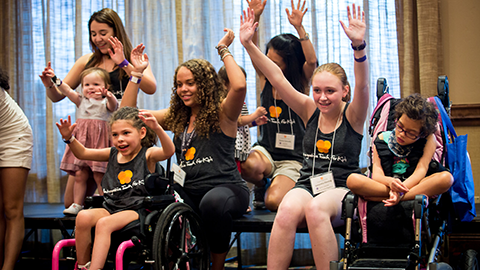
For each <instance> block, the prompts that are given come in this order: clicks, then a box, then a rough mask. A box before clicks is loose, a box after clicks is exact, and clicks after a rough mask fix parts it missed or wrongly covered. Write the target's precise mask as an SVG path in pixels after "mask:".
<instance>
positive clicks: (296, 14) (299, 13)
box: [285, 0, 308, 27]
mask: <svg viewBox="0 0 480 270" xmlns="http://www.w3.org/2000/svg"><path fill="white" fill-rule="evenodd" d="M304 8H305V0H303V5H302V8H300V0H298V4H297V8H296V9H295V5H294V4H293V0H292V14H290V11H289V10H288V8H286V9H285V11H286V12H287V16H288V21H289V22H290V24H291V25H293V26H294V27H301V26H302V21H303V16H304V15H305V13H306V12H307V10H308V8H305V10H303V9H304Z"/></svg>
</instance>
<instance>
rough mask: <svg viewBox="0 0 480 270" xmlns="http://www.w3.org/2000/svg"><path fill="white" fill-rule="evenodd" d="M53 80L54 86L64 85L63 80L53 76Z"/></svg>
mask: <svg viewBox="0 0 480 270" xmlns="http://www.w3.org/2000/svg"><path fill="white" fill-rule="evenodd" d="M51 80H52V82H53V84H55V85H56V86H57V87H60V85H62V80H60V79H59V78H57V76H53V77H52V79H51Z"/></svg>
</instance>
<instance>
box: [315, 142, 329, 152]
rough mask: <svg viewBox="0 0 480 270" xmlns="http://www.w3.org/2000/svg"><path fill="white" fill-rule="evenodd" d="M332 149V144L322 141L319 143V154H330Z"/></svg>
mask: <svg viewBox="0 0 480 270" xmlns="http://www.w3.org/2000/svg"><path fill="white" fill-rule="evenodd" d="M331 147H332V143H330V142H329V141H322V140H318V141H317V149H318V152H320V153H328V150H330V148H331Z"/></svg>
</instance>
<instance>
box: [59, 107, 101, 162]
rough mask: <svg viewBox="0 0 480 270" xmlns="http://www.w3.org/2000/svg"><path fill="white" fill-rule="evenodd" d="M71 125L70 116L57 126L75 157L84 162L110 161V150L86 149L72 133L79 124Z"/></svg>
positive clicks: (61, 120)
mask: <svg viewBox="0 0 480 270" xmlns="http://www.w3.org/2000/svg"><path fill="white" fill-rule="evenodd" d="M71 123H72V120H71V118H70V115H69V116H68V119H65V120H63V119H60V124H59V123H58V122H57V123H55V124H56V125H57V127H58V130H59V131H60V134H62V138H63V140H64V141H65V142H69V143H68V147H70V150H71V151H72V153H73V154H74V155H75V157H76V158H78V159H82V160H93V161H108V159H109V157H110V148H102V149H92V148H85V146H83V144H81V143H80V142H79V141H78V140H77V139H75V137H73V135H72V133H73V130H74V129H75V127H76V125H77V124H76V123H75V124H73V125H72V124H71Z"/></svg>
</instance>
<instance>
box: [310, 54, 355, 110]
mask: <svg viewBox="0 0 480 270" xmlns="http://www.w3.org/2000/svg"><path fill="white" fill-rule="evenodd" d="M323 71H326V72H330V73H331V74H333V75H335V76H336V77H337V78H338V79H339V80H340V82H342V85H343V87H345V86H348V93H347V95H346V96H345V97H344V98H342V101H345V102H350V98H351V88H350V83H349V82H348V79H347V74H346V73H345V70H344V69H343V68H342V66H340V65H339V64H337V63H326V64H323V65H321V66H319V67H318V68H316V69H315V71H313V76H312V81H313V78H314V77H315V75H317V74H318V73H320V72H323Z"/></svg>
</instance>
